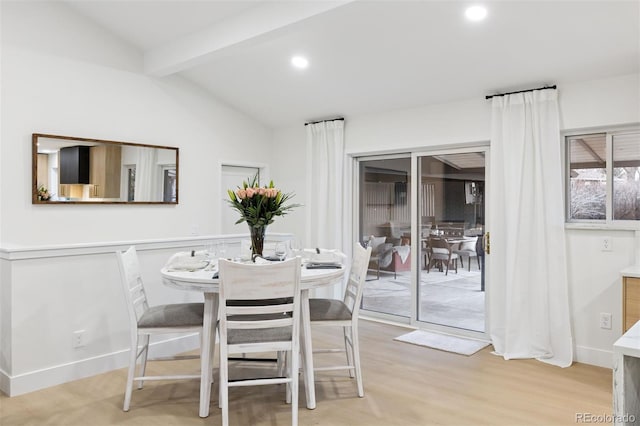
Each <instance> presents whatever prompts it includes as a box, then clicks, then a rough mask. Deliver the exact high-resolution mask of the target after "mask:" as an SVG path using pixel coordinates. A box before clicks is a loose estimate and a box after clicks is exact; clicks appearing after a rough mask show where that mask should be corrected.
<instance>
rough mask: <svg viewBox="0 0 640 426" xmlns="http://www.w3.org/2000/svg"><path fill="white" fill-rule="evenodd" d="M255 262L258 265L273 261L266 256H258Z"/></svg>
mask: <svg viewBox="0 0 640 426" xmlns="http://www.w3.org/2000/svg"><path fill="white" fill-rule="evenodd" d="M254 263H255V264H256V265H267V264H269V263H271V262H269V261H268V260H267V259H265V258H264V257H260V256H256V258H255V261H254Z"/></svg>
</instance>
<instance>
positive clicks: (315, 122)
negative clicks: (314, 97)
mask: <svg viewBox="0 0 640 426" xmlns="http://www.w3.org/2000/svg"><path fill="white" fill-rule="evenodd" d="M325 121H344V118H332V119H329V120H319V121H310V122H308V123H304V125H305V126H308V125H309V124H318V123H324V122H325Z"/></svg>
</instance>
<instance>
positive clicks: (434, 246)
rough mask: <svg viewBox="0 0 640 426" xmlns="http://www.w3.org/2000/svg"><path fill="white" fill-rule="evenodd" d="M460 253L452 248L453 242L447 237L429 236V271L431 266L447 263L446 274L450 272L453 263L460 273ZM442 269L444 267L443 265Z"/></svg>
mask: <svg viewBox="0 0 640 426" xmlns="http://www.w3.org/2000/svg"><path fill="white" fill-rule="evenodd" d="M458 257H459V256H458V255H457V254H456V253H454V252H453V250H452V249H451V244H449V242H448V241H447V240H446V239H445V238H435V237H430V238H429V264H428V265H427V273H428V272H429V271H430V270H431V266H432V265H435V264H436V263H439V264H440V265H443V264H444V265H446V268H447V269H446V272H445V275H448V274H449V268H450V266H451V265H453V267H454V268H455V270H456V274H457V273H458ZM441 269H442V267H441Z"/></svg>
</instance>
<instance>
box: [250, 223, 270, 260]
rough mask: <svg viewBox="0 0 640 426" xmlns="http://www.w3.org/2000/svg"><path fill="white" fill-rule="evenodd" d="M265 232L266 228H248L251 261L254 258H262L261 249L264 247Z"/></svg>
mask: <svg viewBox="0 0 640 426" xmlns="http://www.w3.org/2000/svg"><path fill="white" fill-rule="evenodd" d="M266 230H267V227H266V226H249V231H250V232H251V259H252V260H255V258H256V256H260V257H262V249H263V247H264V234H265V232H266Z"/></svg>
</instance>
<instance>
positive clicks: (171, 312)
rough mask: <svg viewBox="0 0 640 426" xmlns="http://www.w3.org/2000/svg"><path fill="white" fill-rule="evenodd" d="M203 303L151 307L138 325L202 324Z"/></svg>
mask: <svg viewBox="0 0 640 426" xmlns="http://www.w3.org/2000/svg"><path fill="white" fill-rule="evenodd" d="M203 317H204V305H203V304H202V303H176V304H171V305H160V306H152V307H150V308H149V309H148V310H147V311H146V312H145V313H144V314H142V316H141V317H140V320H139V321H138V327H143V328H151V327H184V326H192V325H193V326H198V325H202V318H203Z"/></svg>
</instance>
